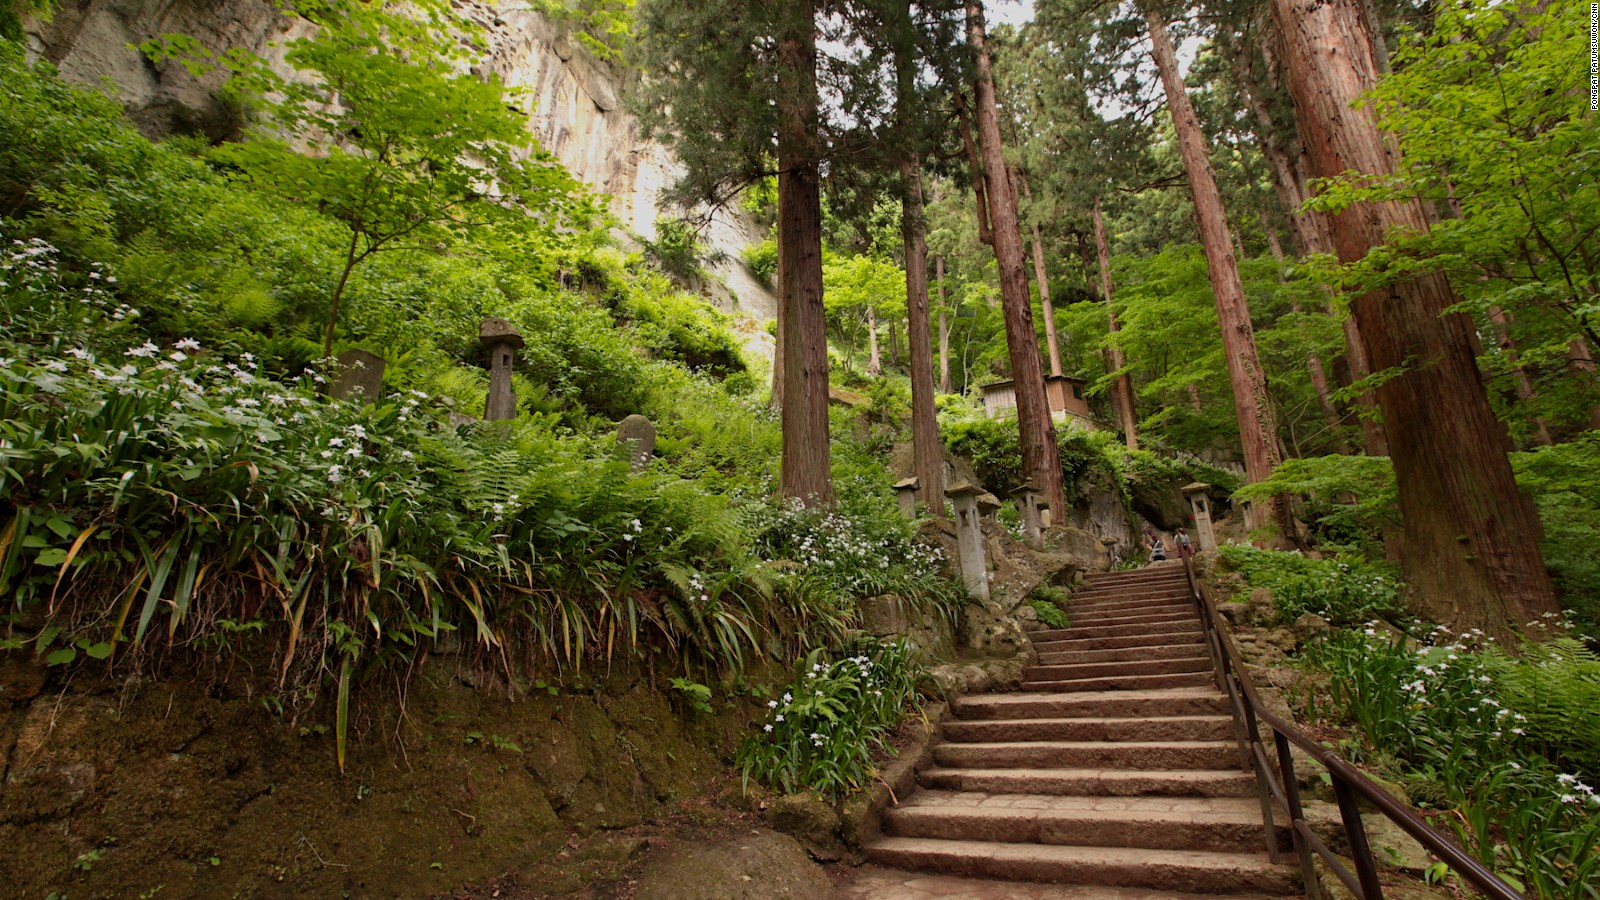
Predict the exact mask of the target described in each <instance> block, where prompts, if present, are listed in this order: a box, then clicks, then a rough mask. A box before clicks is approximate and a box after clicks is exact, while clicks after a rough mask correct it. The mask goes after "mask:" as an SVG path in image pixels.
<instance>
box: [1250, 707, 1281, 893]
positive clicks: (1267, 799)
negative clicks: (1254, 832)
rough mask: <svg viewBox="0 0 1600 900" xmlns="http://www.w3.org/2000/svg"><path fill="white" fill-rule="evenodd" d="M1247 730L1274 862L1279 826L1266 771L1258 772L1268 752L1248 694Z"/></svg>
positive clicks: (1268, 851)
mask: <svg viewBox="0 0 1600 900" xmlns="http://www.w3.org/2000/svg"><path fill="white" fill-rule="evenodd" d="M1244 709H1245V730H1246V731H1247V732H1248V733H1249V735H1250V753H1251V758H1250V769H1251V771H1252V772H1253V773H1254V774H1255V776H1256V795H1257V796H1258V797H1259V799H1260V800H1261V823H1262V825H1264V826H1265V827H1266V829H1267V856H1268V857H1269V858H1270V859H1271V860H1272V862H1273V864H1277V862H1278V827H1277V825H1276V824H1274V823H1273V821H1272V818H1273V817H1272V794H1271V792H1270V791H1268V790H1267V779H1266V777H1265V776H1266V773H1265V772H1256V771H1255V769H1256V767H1257V766H1260V765H1264V764H1265V762H1266V758H1267V754H1266V751H1265V750H1264V749H1263V748H1262V746H1261V728H1260V726H1259V725H1257V724H1256V710H1255V706H1254V704H1252V703H1251V702H1250V698H1249V697H1248V696H1247V697H1245V700H1244Z"/></svg>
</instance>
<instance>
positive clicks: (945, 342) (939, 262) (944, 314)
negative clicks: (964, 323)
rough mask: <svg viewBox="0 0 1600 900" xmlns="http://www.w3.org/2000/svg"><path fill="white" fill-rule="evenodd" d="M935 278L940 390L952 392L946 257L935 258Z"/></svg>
mask: <svg viewBox="0 0 1600 900" xmlns="http://www.w3.org/2000/svg"><path fill="white" fill-rule="evenodd" d="M933 271H934V276H933V277H934V280H936V281H938V282H939V390H941V391H944V392H945V393H946V394H948V393H950V315H949V311H948V310H946V309H945V305H944V304H945V299H944V257H943V256H935V257H934V258H933Z"/></svg>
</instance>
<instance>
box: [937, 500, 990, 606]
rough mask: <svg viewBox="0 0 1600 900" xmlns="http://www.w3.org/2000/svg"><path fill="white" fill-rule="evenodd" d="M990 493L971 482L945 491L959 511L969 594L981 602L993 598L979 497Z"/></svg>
mask: <svg viewBox="0 0 1600 900" xmlns="http://www.w3.org/2000/svg"><path fill="white" fill-rule="evenodd" d="M986 493H987V492H986V491H984V489H983V488H981V487H978V486H977V485H975V484H973V483H972V482H970V481H960V482H957V483H955V484H952V485H950V486H949V487H948V488H945V491H944V495H945V496H946V497H949V498H950V502H951V503H952V504H953V505H954V506H955V510H956V551H957V553H958V555H959V556H960V557H961V580H962V581H963V582H965V583H966V586H967V593H968V594H970V595H972V596H973V597H975V598H977V599H979V600H988V599H989V562H988V560H987V558H985V556H984V552H983V523H982V521H981V519H980V518H979V516H978V497H979V496H981V495H984V494H986Z"/></svg>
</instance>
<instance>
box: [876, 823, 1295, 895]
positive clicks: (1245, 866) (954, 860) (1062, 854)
mask: <svg viewBox="0 0 1600 900" xmlns="http://www.w3.org/2000/svg"><path fill="white" fill-rule="evenodd" d="M867 858H868V859H870V860H871V861H872V862H874V863H877V864H879V865H887V866H898V867H901V868H914V869H925V870H932V871H939V872H957V873H961V874H964V875H979V876H984V877H988V878H1007V879H1012V880H1016V881H1049V882H1058V883H1064V884H1099V885H1107V886H1115V887H1138V888H1149V889H1154V890H1173V891H1185V892H1189V893H1213V894H1217V893H1235V892H1239V891H1261V892H1264V893H1270V894H1293V893H1297V892H1298V891H1299V884H1298V881H1299V879H1298V875H1297V874H1296V872H1295V870H1294V869H1292V868H1290V867H1289V866H1287V865H1277V866H1275V865H1272V864H1271V863H1270V862H1268V861H1267V857H1266V854H1265V853H1201V852H1197V851H1193V850H1144V849H1131V848H1124V847H1069V846H1060V845H1048V844H1006V843H997V842H990V841H941V840H934V839H929V838H904V837H886V838H882V839H880V840H878V841H875V842H873V843H872V844H871V845H869V846H868V847H867Z"/></svg>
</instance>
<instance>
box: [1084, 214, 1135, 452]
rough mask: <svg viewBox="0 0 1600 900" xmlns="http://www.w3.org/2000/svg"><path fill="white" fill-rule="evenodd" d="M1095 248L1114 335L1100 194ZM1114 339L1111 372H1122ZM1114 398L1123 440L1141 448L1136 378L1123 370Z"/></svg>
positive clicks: (1114, 315)
mask: <svg viewBox="0 0 1600 900" xmlns="http://www.w3.org/2000/svg"><path fill="white" fill-rule="evenodd" d="M1094 248H1095V255H1096V256H1097V257H1098V258H1099V263H1100V293H1101V294H1103V295H1104V296H1105V298H1106V315H1107V316H1108V317H1109V318H1110V320H1111V333H1112V335H1113V336H1114V335H1116V333H1117V332H1119V331H1121V330H1122V323H1120V322H1118V321H1117V310H1116V308H1115V307H1113V306H1112V305H1111V296H1112V294H1111V243H1110V242H1109V241H1107V240H1106V223H1105V217H1104V216H1102V215H1101V214H1100V198H1099V197H1096V198H1094ZM1114 340H1115V338H1114V337H1113V343H1112V345H1111V347H1110V349H1109V350H1108V351H1107V353H1109V354H1110V356H1111V369H1112V371H1114V372H1122V370H1123V369H1125V368H1127V366H1128V359H1127V357H1126V356H1125V355H1124V354H1123V352H1122V348H1121V347H1119V346H1117V345H1116V343H1115V342H1114ZM1111 398H1112V400H1113V402H1114V403H1115V404H1116V408H1117V418H1118V420H1120V421H1121V423H1122V440H1123V442H1124V443H1126V444H1127V445H1128V449H1129V450H1137V449H1139V416H1138V414H1137V413H1135V412H1134V406H1133V400H1134V398H1133V379H1132V378H1129V377H1128V373H1127V372H1122V374H1120V375H1118V376H1117V377H1116V379H1115V380H1114V381H1112V383H1111Z"/></svg>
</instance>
